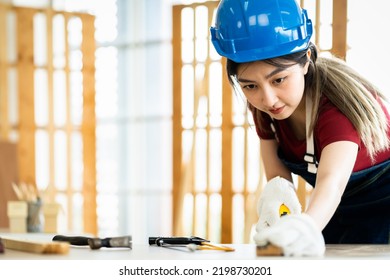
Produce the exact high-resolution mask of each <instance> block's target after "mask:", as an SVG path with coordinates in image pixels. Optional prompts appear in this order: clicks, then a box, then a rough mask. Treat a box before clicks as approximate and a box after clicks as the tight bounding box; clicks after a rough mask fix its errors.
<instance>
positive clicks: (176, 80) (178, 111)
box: [172, 5, 183, 235]
mask: <svg viewBox="0 0 390 280" xmlns="http://www.w3.org/2000/svg"><path fill="white" fill-rule="evenodd" d="M181 10H182V7H181V6H179V5H174V6H173V7H172V19H173V22H172V27H173V30H172V34H173V36H172V57H173V61H172V69H173V75H172V77H173V81H172V86H173V116H172V152H173V153H172V154H173V158H172V184H173V185H172V221H173V222H172V227H173V234H175V235H180V234H181V233H182V232H181V231H182V226H181V222H182V212H183V201H182V199H183V193H182V192H183V190H182V189H181V186H182V181H183V178H182V169H183V168H182V167H183V166H182V158H183V155H182V133H183V129H182V124H181V119H182V108H181V106H182V104H181V103H182V98H181V87H182V74H181V71H182V60H181Z"/></svg>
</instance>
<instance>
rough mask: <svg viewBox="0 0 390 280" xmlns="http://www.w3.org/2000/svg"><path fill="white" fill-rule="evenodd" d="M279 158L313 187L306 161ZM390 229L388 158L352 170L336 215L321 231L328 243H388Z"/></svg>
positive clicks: (313, 176) (389, 169)
mask: <svg viewBox="0 0 390 280" xmlns="http://www.w3.org/2000/svg"><path fill="white" fill-rule="evenodd" d="M278 155H279V158H280V159H281V160H282V161H283V162H284V164H285V165H286V166H287V168H288V169H289V170H290V171H291V172H293V173H294V174H297V175H299V176H301V177H302V178H303V179H305V181H306V182H308V183H309V184H310V185H311V186H313V187H314V186H315V181H316V174H313V173H309V172H308V171H307V163H300V164H295V163H291V162H288V161H287V160H285V157H284V156H283V155H282V152H281V151H280V149H279V153H278ZM389 232H390V160H388V161H386V162H383V163H380V164H378V165H375V166H373V167H371V168H368V169H365V170H362V171H358V172H354V173H352V175H351V177H350V179H349V181H348V184H347V187H346V189H345V192H344V194H343V196H342V198H341V202H340V205H339V206H338V208H337V210H336V212H335V214H334V215H333V217H332V219H331V220H330V222H329V223H328V225H327V226H326V227H325V229H324V230H323V232H322V233H323V235H324V238H325V242H326V243H327V244H388V243H389Z"/></svg>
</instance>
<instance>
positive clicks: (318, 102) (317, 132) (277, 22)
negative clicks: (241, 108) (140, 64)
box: [211, 0, 390, 255]
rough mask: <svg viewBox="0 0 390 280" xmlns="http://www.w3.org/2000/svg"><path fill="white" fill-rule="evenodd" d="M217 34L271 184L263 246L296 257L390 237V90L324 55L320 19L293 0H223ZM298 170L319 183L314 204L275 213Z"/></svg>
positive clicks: (263, 201) (264, 205) (260, 236)
mask: <svg viewBox="0 0 390 280" xmlns="http://www.w3.org/2000/svg"><path fill="white" fill-rule="evenodd" d="M211 35H212V42H213V45H214V47H215V49H216V50H217V52H218V53H219V54H220V55H222V56H225V57H226V58H227V74H228V77H229V80H230V82H231V84H232V85H233V86H234V87H235V89H236V90H239V91H241V92H242V93H243V94H244V95H245V97H246V98H247V101H248V107H249V109H250V111H251V112H252V114H253V117H254V121H255V125H256V130H257V133H258V135H259V137H260V139H261V141H260V145H261V155H262V160H263V164H264V170H265V173H266V177H267V179H268V180H269V182H268V183H267V185H266V186H265V188H264V191H263V192H262V197H261V198H260V204H259V215H260V219H259V222H258V225H257V234H256V236H255V241H256V243H257V244H263V243H265V242H271V243H274V244H276V245H279V246H281V247H282V248H283V250H284V253H285V254H287V255H321V254H323V253H324V251H325V245H324V241H325V243H355V244H356V243H360V244H362V243H371V244H387V243H389V231H390V228H389V224H390V211H389V210H390V171H389V168H390V149H389V147H390V145H389V143H390V141H389V139H390V130H389V129H388V123H389V120H390V116H389V114H388V112H387V110H386V107H385V105H384V101H383V100H384V96H383V94H382V93H381V92H380V91H379V90H378V89H377V88H376V87H375V86H374V85H372V84H371V83H370V82H369V81H367V80H366V79H364V78H363V77H362V76H360V75H359V74H358V73H356V72H355V71H353V70H352V69H351V68H350V67H348V66H347V65H346V64H345V63H344V62H343V61H341V60H338V59H336V58H323V57H318V55H317V49H316V47H315V45H314V44H313V43H311V42H310V38H311V35H312V23H311V20H310V19H309V18H308V17H307V13H306V11H305V10H303V9H301V8H300V7H299V5H298V4H297V2H296V1H294V0H284V1H281V0H253V1H250V0H249V1H248V0H247V1H244V0H223V1H221V3H220V5H219V7H218V10H217V14H216V21H215V27H212V28H211ZM292 173H294V174H297V175H300V176H302V177H303V178H304V179H305V180H306V181H307V182H308V183H309V184H311V185H312V186H313V187H314V189H313V191H312V193H311V196H310V199H309V202H308V206H307V208H306V209H305V211H304V213H300V209H299V207H297V205H296V204H297V199H296V198H293V199H292V200H293V202H291V201H289V202H288V203H287V204H289V205H287V207H288V208H291V209H292V210H293V211H291V212H292V215H287V216H285V217H283V218H279V216H278V217H277V218H276V217H275V215H276V214H275V211H274V209H270V208H275V207H276V205H277V203H279V202H282V203H283V201H284V200H281V199H280V197H281V196H283V195H284V196H285V197H286V196H289V195H290V194H291V192H292V193H294V191H291V190H293V188H291V187H293V185H292V183H291V182H292ZM293 195H294V194H293ZM290 200H291V199H290ZM270 201H271V202H270ZM294 201H295V202H294ZM273 202H275V203H273ZM321 232H322V235H321ZM323 238H324V239H323Z"/></svg>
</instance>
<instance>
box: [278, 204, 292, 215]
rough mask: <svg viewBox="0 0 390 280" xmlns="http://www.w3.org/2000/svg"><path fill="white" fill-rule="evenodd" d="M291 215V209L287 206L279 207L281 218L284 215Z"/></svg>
mask: <svg viewBox="0 0 390 280" xmlns="http://www.w3.org/2000/svg"><path fill="white" fill-rule="evenodd" d="M290 213H291V212H290V209H289V208H288V207H287V206H286V205H285V204H282V205H280V207H279V216H280V217H282V216H284V215H288V214H290Z"/></svg>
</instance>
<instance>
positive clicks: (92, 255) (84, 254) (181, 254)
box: [0, 233, 390, 260]
mask: <svg viewBox="0 0 390 280" xmlns="http://www.w3.org/2000/svg"><path fill="white" fill-rule="evenodd" d="M2 236H3V237H12V238H17V239H21V240H31V241H41V242H49V241H51V240H52V238H53V236H54V234H42V233H28V234H11V233H0V237H2ZM229 246H230V247H233V248H235V251H234V252H223V251H215V250H197V251H195V252H193V251H190V250H189V249H187V248H185V247H171V248H167V247H158V246H150V245H148V244H147V238H145V243H144V244H133V249H131V250H130V249H125V248H101V249H99V250H91V249H90V248H89V247H88V246H81V247H78V246H71V247H70V250H69V253H67V254H64V255H56V254H49V255H46V254H35V253H27V252H22V251H16V250H10V249H6V250H5V253H3V254H0V260H2V259H3V260H5V259H8V260H17V259H29V260H34V259H35V260H43V259H50V260H77V259H78V260H104V259H117V260H135V259H138V260H150V259H152V260H157V259H160V260H163V259H170V260H175V259H183V258H184V259H192V260H213V259H214V260H215V259H223V260H253V259H262V258H265V257H258V256H257V255H256V245H255V244H231V245H229ZM266 258H272V259H286V257H266ZM339 258H345V259H358V258H369V259H388V260H390V245H327V247H326V253H325V255H324V256H323V257H319V258H310V259H339ZM289 259H291V258H289ZM303 259H307V258H303Z"/></svg>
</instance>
